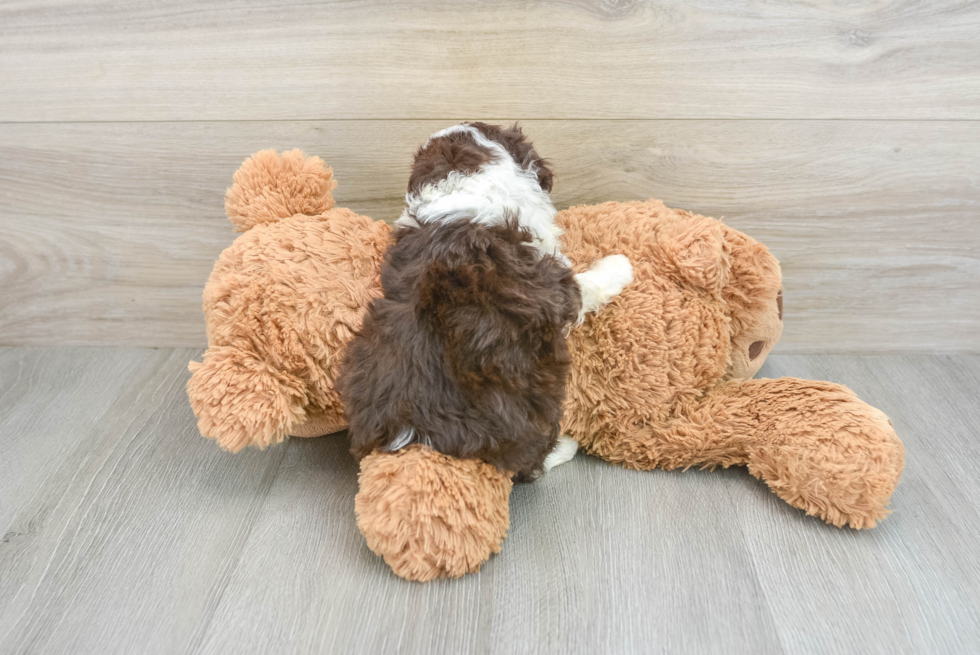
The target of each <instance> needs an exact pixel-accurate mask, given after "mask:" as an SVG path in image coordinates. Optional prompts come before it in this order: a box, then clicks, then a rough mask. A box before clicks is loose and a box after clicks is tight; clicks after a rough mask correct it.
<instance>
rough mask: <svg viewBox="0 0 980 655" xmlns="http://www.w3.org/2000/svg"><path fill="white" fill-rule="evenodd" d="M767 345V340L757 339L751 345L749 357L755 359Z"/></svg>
mask: <svg viewBox="0 0 980 655" xmlns="http://www.w3.org/2000/svg"><path fill="white" fill-rule="evenodd" d="M765 347H766V342H765V341H756V342H754V343H753V344H752V345H751V346H749V359H755V358H756V357H758V356H759V353H761V352H762V349H763V348H765Z"/></svg>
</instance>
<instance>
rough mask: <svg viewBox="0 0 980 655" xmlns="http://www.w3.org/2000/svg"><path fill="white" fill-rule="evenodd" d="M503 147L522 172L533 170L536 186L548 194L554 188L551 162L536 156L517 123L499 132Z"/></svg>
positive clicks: (536, 153) (532, 146) (535, 151)
mask: <svg viewBox="0 0 980 655" xmlns="http://www.w3.org/2000/svg"><path fill="white" fill-rule="evenodd" d="M501 138H502V139H503V143H504V147H505V148H507V151H508V152H509V153H510V155H511V157H513V158H514V161H515V162H517V163H518V165H520V167H521V168H523V169H524V170H533V171H534V172H535V173H537V175H538V184H540V185H541V188H542V189H543V190H545V191H547V192H548V193H551V188H552V186H554V182H555V173H554V171H552V169H551V162H549V161H548V160H547V159H545V158H544V157H542V156H541V155H539V154H538V151H537V150H535V149H534V145H533V144H532V143H531V142H530V141H529V140H528V138H527V137H526V136H524V130H522V129H521V126H520V125H519V124H517V123H514V124H513V125H511V126H510V127H509V128H508V129H506V130H502V131H501Z"/></svg>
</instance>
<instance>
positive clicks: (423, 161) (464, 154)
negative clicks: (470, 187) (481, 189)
mask: <svg viewBox="0 0 980 655" xmlns="http://www.w3.org/2000/svg"><path fill="white" fill-rule="evenodd" d="M492 159H493V154H492V153H491V152H490V151H489V150H488V149H487V148H485V147H483V146H480V145H479V144H477V143H476V141H475V140H474V139H473V136H472V135H471V134H469V133H468V132H452V133H450V134H446V135H444V136H440V137H438V138H436V139H431V140H430V141H429V142H428V143H426V144H425V145H422V146H419V149H418V151H416V153H415V161H414V163H413V164H412V173H411V175H409V178H408V190H409V191H410V192H412V191H418V190H419V189H420V188H422V186H424V185H426V184H432V183H434V182H438V181H439V180H444V179H446V176H448V175H449V174H450V173H451V172H453V171H457V172H460V173H464V174H467V175H470V174H472V173H475V172H477V171H478V170H480V167H481V166H483V165H484V164H486V163H487V162H489V161H491V160H492Z"/></svg>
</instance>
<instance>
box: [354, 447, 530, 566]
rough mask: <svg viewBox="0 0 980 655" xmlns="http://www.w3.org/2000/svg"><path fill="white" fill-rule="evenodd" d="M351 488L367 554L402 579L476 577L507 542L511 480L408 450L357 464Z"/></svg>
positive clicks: (475, 463)
mask: <svg viewBox="0 0 980 655" xmlns="http://www.w3.org/2000/svg"><path fill="white" fill-rule="evenodd" d="M358 482H359V485H360V488H359V490H358V492H357V496H356V498H355V500H354V510H355V512H356V513H357V525H358V527H359V528H360V529H361V533H362V534H363V535H364V537H365V539H366V540H367V545H368V548H370V549H371V550H372V551H374V552H375V553H376V554H378V555H380V556H381V557H383V558H384V560H385V562H387V563H388V566H390V567H391V569H392V571H394V572H395V574H396V575H398V576H400V577H402V578H405V579H406V580H417V581H420V582H424V581H427V580H432V579H433V578H438V577H450V578H458V577H460V576H462V575H463V574H465V573H471V572H474V571H478V570H479V569H480V566H481V565H482V564H483V562H485V561H486V560H487V559H488V558H489V557H490V555H492V554H493V553H498V552H500V547H501V544H502V543H503V540H504V538H505V537H506V536H507V529H508V526H509V524H510V509H509V500H510V491H511V488H512V486H513V483H512V481H511V475H510V474H509V473H507V472H504V471H500V470H498V469H497V468H496V467H494V466H491V465H490V464H487V463H485V462H481V461H479V460H468V459H455V458H453V457H448V456H446V455H442V454H440V453H437V452H435V451H434V450H432V449H430V448H427V447H425V446H421V445H412V446H409V447H408V448H404V449H402V450H400V451H398V452H394V453H392V452H386V451H375V452H373V453H371V454H370V455H368V456H367V457H365V458H364V459H362V460H361V472H360V475H359V477H358Z"/></svg>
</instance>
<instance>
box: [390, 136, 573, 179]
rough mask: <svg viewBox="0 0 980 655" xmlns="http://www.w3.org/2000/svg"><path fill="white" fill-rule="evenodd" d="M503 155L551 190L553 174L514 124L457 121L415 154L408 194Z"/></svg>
mask: <svg viewBox="0 0 980 655" xmlns="http://www.w3.org/2000/svg"><path fill="white" fill-rule="evenodd" d="M503 157H506V158H508V159H510V160H511V161H513V162H514V164H516V165H517V166H518V167H519V168H521V169H522V170H524V171H526V172H528V173H530V174H532V175H533V176H534V177H536V178H537V181H538V184H539V185H540V187H541V189H542V190H543V191H545V192H546V193H547V192H550V191H551V187H552V184H553V182H554V174H553V173H552V171H551V166H550V164H549V163H548V161H547V160H546V159H544V158H542V157H541V156H540V155H539V154H538V153H537V151H536V150H535V149H534V146H533V145H532V144H531V142H530V141H528V140H527V137H526V136H524V132H523V131H522V130H521V128H520V127H519V126H518V125H517V124H516V123H515V124H514V125H513V126H511V127H509V128H504V127H500V126H499V125H488V124H487V123H460V124H459V125H454V126H452V127H449V128H446V129H444V130H441V131H439V132H436V133H435V134H433V135H432V136H431V137H429V140H428V142H426V144H425V145H423V146H422V147H421V148H419V149H418V151H417V152H416V153H415V162H414V163H413V165H412V174H411V175H410V176H409V178H408V191H409V193H413V192H417V191H418V190H419V189H420V188H421V187H423V186H425V185H427V184H434V183H436V182H439V181H440V180H444V179H446V177H447V176H448V175H449V174H450V173H452V172H454V171H455V172H457V173H460V174H461V175H473V174H474V173H477V172H478V171H479V170H480V168H481V167H483V166H484V165H485V164H488V163H490V162H493V161H497V160H499V159H501V158H503Z"/></svg>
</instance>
